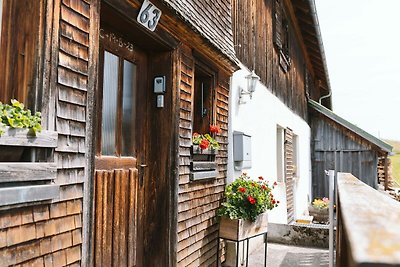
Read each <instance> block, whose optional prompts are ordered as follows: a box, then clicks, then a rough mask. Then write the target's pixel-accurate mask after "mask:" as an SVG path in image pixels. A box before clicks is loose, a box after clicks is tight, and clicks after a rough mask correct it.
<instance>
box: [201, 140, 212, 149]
mask: <svg viewBox="0 0 400 267" xmlns="http://www.w3.org/2000/svg"><path fill="white" fill-rule="evenodd" d="M209 145H210V142H209V141H208V140H206V139H203V140H201V142H200V144H199V146H200V148H201V149H207V148H208V146H209Z"/></svg>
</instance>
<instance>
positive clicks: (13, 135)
mask: <svg viewBox="0 0 400 267" xmlns="http://www.w3.org/2000/svg"><path fill="white" fill-rule="evenodd" d="M40 122H41V114H40V112H36V113H35V114H32V112H31V111H30V110H29V109H25V107H24V104H22V103H20V102H18V101H17V100H15V99H13V100H11V105H9V104H3V103H1V102H0V146H2V148H1V150H2V151H1V152H2V153H1V154H0V161H19V159H20V158H21V155H22V153H23V151H24V149H25V148H24V147H23V146H16V145H15V144H13V142H10V140H11V139H18V138H19V137H21V136H25V137H26V136H30V137H35V136H36V133H38V132H40V131H41V130H42V126H41V124H40ZM2 136H3V137H2Z"/></svg>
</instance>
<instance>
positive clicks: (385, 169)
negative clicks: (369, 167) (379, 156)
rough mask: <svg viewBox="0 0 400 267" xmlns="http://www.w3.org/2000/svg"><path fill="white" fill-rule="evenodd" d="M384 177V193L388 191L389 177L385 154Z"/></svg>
mask: <svg viewBox="0 0 400 267" xmlns="http://www.w3.org/2000/svg"><path fill="white" fill-rule="evenodd" d="M384 164H385V165H384V176H385V191H386V190H388V189H389V175H388V158H387V154H386V155H385V160H384Z"/></svg>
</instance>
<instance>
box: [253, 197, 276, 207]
mask: <svg viewBox="0 0 400 267" xmlns="http://www.w3.org/2000/svg"><path fill="white" fill-rule="evenodd" d="M247 200H248V201H249V202H250V204H251V205H254V204H256V202H257V201H256V199H255V198H254V197H252V196H248V197H247ZM274 204H275V203H274Z"/></svg>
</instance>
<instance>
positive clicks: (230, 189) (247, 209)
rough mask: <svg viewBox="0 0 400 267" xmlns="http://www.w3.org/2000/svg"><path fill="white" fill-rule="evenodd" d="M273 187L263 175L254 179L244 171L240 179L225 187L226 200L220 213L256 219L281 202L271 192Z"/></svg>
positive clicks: (239, 217)
mask: <svg viewBox="0 0 400 267" xmlns="http://www.w3.org/2000/svg"><path fill="white" fill-rule="evenodd" d="M261 178H262V179H261ZM273 188H274V186H273V185H272V186H270V185H269V184H268V181H266V180H265V179H264V178H263V177H262V176H259V177H258V179H254V180H253V179H251V178H250V177H249V176H247V174H246V173H242V175H241V176H240V177H239V179H236V180H235V181H234V182H232V183H231V184H229V185H228V186H227V187H226V188H225V200H224V202H223V203H221V207H220V208H219V210H218V215H219V216H224V217H229V218H231V219H245V220H251V221H255V220H256V218H257V216H258V215H260V214H261V213H264V212H266V211H267V210H271V209H273V208H275V207H277V206H278V203H279V202H278V201H277V200H276V199H275V198H274V196H273V194H272V193H271V191H272V189H273Z"/></svg>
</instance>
